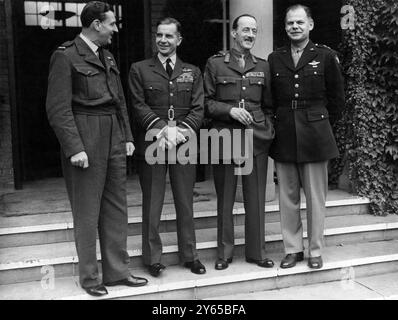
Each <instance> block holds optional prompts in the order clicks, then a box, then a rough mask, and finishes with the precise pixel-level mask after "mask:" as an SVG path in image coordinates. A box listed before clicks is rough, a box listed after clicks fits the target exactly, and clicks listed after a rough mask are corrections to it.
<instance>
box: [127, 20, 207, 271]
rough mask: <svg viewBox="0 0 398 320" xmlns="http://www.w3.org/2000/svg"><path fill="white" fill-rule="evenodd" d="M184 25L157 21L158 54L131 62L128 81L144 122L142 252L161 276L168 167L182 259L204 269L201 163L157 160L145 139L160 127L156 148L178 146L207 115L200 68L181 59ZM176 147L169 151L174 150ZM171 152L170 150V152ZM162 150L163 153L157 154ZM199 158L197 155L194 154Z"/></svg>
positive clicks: (137, 114) (141, 141)
mask: <svg viewBox="0 0 398 320" xmlns="http://www.w3.org/2000/svg"><path fill="white" fill-rule="evenodd" d="M180 29H181V25H180V23H179V22H178V21H177V20H176V19H173V18H165V19H163V20H161V21H159V22H158V25H157V32H156V46H157V49H158V53H157V54H156V55H155V56H154V57H152V58H150V59H148V60H144V61H140V62H137V63H134V64H133V65H132V66H131V70H130V75H129V83H130V91H131V95H132V101H133V114H134V117H135V118H136V120H137V123H138V125H139V129H140V130H139V134H138V139H137V154H138V156H139V157H140V158H141V159H140V166H139V177H140V184H141V188H142V196H143V206H142V210H143V225H142V254H143V260H144V264H145V266H146V267H147V269H148V271H149V273H150V274H151V275H152V276H154V277H158V276H159V275H160V274H161V272H162V271H163V270H164V269H165V266H164V265H163V264H162V263H161V255H162V242H161V238H160V235H159V223H160V217H161V212H162V207H163V202H164V195H165V187H166V173H167V170H169V175H170V183H171V188H172V191H173V197H174V203H175V208H176V214H177V237H178V249H179V255H180V260H181V262H183V264H184V266H185V267H186V268H190V269H191V271H192V272H193V273H196V274H203V273H205V272H206V269H205V267H204V266H203V264H202V263H201V262H200V261H199V259H198V253H197V250H196V237H195V229H194V219H193V188H194V184H195V171H196V169H195V168H196V166H195V164H194V163H192V162H190V161H188V163H181V162H180V161H179V159H174V161H170V158H168V157H166V156H165V157H166V158H165V161H163V162H161V161H159V162H154V163H152V160H153V159H152V158H153V157H152V156H151V155H150V154H149V153H148V152H146V151H147V149H149V148H148V147H149V146H151V145H153V143H154V141H152V140H150V141H146V139H145V136H146V135H147V134H148V132H153V131H156V132H157V134H156V138H157V140H156V141H155V143H158V147H159V148H158V149H157V151H159V152H161V151H162V149H163V151H164V150H165V149H168V150H169V151H170V150H171V151H175V152H177V151H176V148H177V149H178V148H180V147H182V146H183V145H184V142H186V140H187V136H189V135H190V134H191V135H192V134H193V135H195V134H196V132H197V131H198V130H199V128H200V126H201V123H202V120H203V108H204V107H203V101H204V97H203V80H202V76H201V73H200V70H199V69H198V68H197V67H195V66H193V65H191V64H188V63H185V62H183V61H181V60H180V59H179V58H178V56H177V54H176V51H177V47H178V46H179V45H180V44H181V41H182V37H181V31H180ZM171 153H172V152H170V154H171ZM168 154H169V153H167V155H168ZM158 155H159V154H158ZM191 156H194V157H195V159H196V154H195V155H191Z"/></svg>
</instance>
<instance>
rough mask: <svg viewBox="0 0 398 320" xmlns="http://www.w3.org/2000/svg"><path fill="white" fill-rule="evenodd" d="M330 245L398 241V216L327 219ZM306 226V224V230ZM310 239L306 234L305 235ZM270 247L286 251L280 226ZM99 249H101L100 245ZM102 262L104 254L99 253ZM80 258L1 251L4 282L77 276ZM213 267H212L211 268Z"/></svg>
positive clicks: (43, 251)
mask: <svg viewBox="0 0 398 320" xmlns="http://www.w3.org/2000/svg"><path fill="white" fill-rule="evenodd" d="M325 227H326V228H325V235H326V237H325V242H326V245H327V246H332V247H336V246H344V245H347V244H352V243H367V242H372V241H382V240H395V239H398V216H395V215H391V216H387V217H375V216H371V215H351V216H345V217H344V218H342V217H339V216H335V217H333V216H332V217H327V218H326V221H325ZM305 229H306V223H305V222H304V230H305ZM304 235H305V236H306V233H305V234H304ZM161 237H162V240H163V253H164V254H163V257H162V261H163V263H164V264H165V265H174V264H178V247H177V235H176V233H175V232H169V233H163V234H161ZM216 237H217V230H216V229H215V228H208V229H200V230H197V231H196V238H197V248H198V249H199V255H200V259H203V260H210V261H214V260H215V258H216V248H217V239H216ZM265 241H266V247H267V251H268V252H269V253H278V252H283V243H282V236H281V233H280V223H279V222H273V223H266V237H265ZM244 243H245V239H244V226H237V227H235V244H236V250H235V256H236V257H239V256H241V257H242V256H244ZM97 248H99V246H98V244H97ZM128 249H129V255H130V257H131V267H132V268H137V267H141V266H142V259H141V255H142V252H141V236H140V235H139V236H130V237H129V238H128ZM98 259H100V254H99V253H98ZM77 261H78V259H77V256H76V250H75V245H74V242H73V241H69V242H61V243H53V244H45V245H32V246H23V247H14V248H3V249H0V283H2V284H10V283H17V282H28V281H34V280H39V279H41V278H42V276H43V274H42V272H45V271H46V269H47V267H48V266H51V267H52V268H53V270H54V272H55V276H56V277H58V278H59V277H68V276H72V275H77V274H78V271H77ZM210 267H211V266H210Z"/></svg>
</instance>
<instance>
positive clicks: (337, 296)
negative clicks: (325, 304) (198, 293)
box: [208, 268, 398, 301]
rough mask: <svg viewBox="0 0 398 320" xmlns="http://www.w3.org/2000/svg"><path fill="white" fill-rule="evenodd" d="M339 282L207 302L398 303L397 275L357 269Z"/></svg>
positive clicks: (253, 293) (226, 297) (251, 293)
mask: <svg viewBox="0 0 398 320" xmlns="http://www.w3.org/2000/svg"><path fill="white" fill-rule="evenodd" d="M350 270H351V274H349V273H350V272H347V276H345V277H343V279H339V280H338V281H331V282H326V283H316V284H311V285H301V286H295V287H290V288H281V289H280V288H277V289H274V290H267V291H260V292H250V293H244V294H240V293H238V294H232V295H227V296H221V297H215V298H210V299H208V300H250V301H252V300H398V272H390V273H385V274H377V275H373V276H368V277H356V276H355V273H354V271H355V269H354V268H353V269H350Z"/></svg>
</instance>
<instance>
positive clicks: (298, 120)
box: [268, 5, 344, 268]
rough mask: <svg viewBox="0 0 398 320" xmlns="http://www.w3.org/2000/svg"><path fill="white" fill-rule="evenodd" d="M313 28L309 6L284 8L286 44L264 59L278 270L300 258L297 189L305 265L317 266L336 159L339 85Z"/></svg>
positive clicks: (329, 53)
mask: <svg viewBox="0 0 398 320" xmlns="http://www.w3.org/2000/svg"><path fill="white" fill-rule="evenodd" d="M313 27H314V22H313V20H312V18H311V12H310V9H309V8H308V7H305V6H302V5H294V6H292V7H289V8H288V9H287V11H286V18H285V29H286V33H287V35H288V37H289V38H290V42H291V43H290V45H289V46H286V47H283V48H281V49H278V50H276V51H275V52H273V53H271V54H270V56H269V58H268V61H269V63H270V67H271V75H272V94H273V98H274V108H275V132H276V135H275V140H274V142H273V144H272V146H271V152H270V154H271V157H273V158H274V159H275V162H276V170H277V175H278V184H279V202H280V212H281V227H282V235H283V241H284V246H285V252H286V254H287V255H286V256H285V258H284V259H283V260H282V262H281V268H290V267H293V266H295V265H296V262H297V261H302V260H303V259H304V253H303V250H304V246H303V227H302V222H301V217H300V187H302V188H303V189H304V194H305V197H306V202H307V230H308V231H307V232H308V242H309V245H308V246H309V247H308V251H309V260H308V266H309V267H310V268H321V267H322V265H323V262H322V256H321V255H322V246H323V231H324V219H325V210H326V208H325V202H326V194H327V189H328V172H327V165H328V160H329V159H332V158H334V157H336V156H337V155H338V149H337V146H336V142H335V139H334V136H333V132H332V127H331V124H333V122H334V121H336V120H337V119H338V117H339V115H340V113H341V111H342V108H343V106H344V84H343V83H344V81H343V77H342V74H341V68H340V65H339V61H338V58H337V56H336V53H335V52H334V51H333V50H331V49H330V48H328V47H326V46H323V45H318V44H314V43H312V42H311V40H310V39H309V33H310V31H311V30H312V29H313Z"/></svg>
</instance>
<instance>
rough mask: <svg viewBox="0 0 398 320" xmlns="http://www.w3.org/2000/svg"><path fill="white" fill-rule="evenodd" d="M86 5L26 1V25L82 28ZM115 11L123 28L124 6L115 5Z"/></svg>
mask: <svg viewBox="0 0 398 320" xmlns="http://www.w3.org/2000/svg"><path fill="white" fill-rule="evenodd" d="M84 6H85V3H74V2H46V1H25V2H24V8H25V25H26V26H40V27H42V28H43V29H54V28H56V27H71V28H78V27H81V26H82V24H81V21H80V15H81V13H82V10H83V8H84ZM113 11H114V13H115V16H116V19H117V21H119V25H118V27H119V28H121V20H122V6H121V5H114V6H113Z"/></svg>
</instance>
